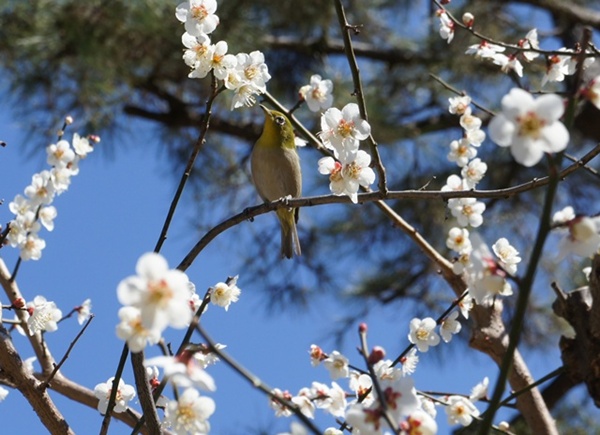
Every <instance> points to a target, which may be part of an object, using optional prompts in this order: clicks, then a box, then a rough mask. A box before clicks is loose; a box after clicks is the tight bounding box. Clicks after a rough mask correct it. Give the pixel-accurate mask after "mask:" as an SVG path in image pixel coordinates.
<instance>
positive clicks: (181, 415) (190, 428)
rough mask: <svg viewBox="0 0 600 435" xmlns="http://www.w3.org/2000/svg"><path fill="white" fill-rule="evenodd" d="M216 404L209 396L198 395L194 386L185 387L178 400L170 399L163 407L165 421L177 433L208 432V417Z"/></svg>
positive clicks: (182, 434) (179, 434)
mask: <svg viewBox="0 0 600 435" xmlns="http://www.w3.org/2000/svg"><path fill="white" fill-rule="evenodd" d="M215 409H216V405H215V402H214V400H213V399H211V398H210V397H204V396H200V393H198V391H197V390H195V389H194V388H186V389H185V390H184V391H183V393H182V394H181V395H180V396H179V399H178V400H171V401H169V402H168V403H167V406H166V407H165V423H166V424H167V426H168V427H169V428H170V430H171V431H173V433H175V434H177V435H187V434H208V433H209V432H210V424H209V422H208V418H209V417H210V416H211V415H212V414H213V413H214V412H215Z"/></svg>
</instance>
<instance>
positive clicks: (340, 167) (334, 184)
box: [318, 103, 375, 203]
mask: <svg viewBox="0 0 600 435" xmlns="http://www.w3.org/2000/svg"><path fill="white" fill-rule="evenodd" d="M370 134H371V126H370V125H369V123H368V122H367V121H365V120H364V119H362V118H361V116H360V110H359V108H358V104H356V103H348V104H346V105H345V106H344V107H343V108H342V110H339V109H338V108H335V107H331V108H329V109H327V110H326V111H325V112H324V113H323V115H321V134H320V135H321V140H322V141H323V144H324V145H325V147H326V148H328V149H330V150H331V151H333V155H334V157H335V158H333V157H323V158H321V159H320V160H319V163H318V164H319V172H320V173H321V174H323V175H329V181H330V184H329V189H330V190H331V192H332V193H333V194H335V195H338V196H341V195H347V196H348V197H349V198H350V199H351V200H352V202H354V203H356V202H358V189H359V188H360V186H363V187H368V186H370V185H371V184H373V182H374V181H375V172H374V171H373V169H372V168H370V167H369V165H370V164H371V156H370V155H369V154H368V153H367V152H366V151H363V150H360V149H359V146H360V141H362V140H365V139H366V138H368V137H369V135H370Z"/></svg>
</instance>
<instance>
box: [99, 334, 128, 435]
mask: <svg viewBox="0 0 600 435" xmlns="http://www.w3.org/2000/svg"><path fill="white" fill-rule="evenodd" d="M128 355H129V348H128V347H127V344H125V345H123V350H122V351H121V358H120V360H119V365H118V366H117V372H116V373H115V377H114V379H113V382H112V387H111V391H110V398H109V399H108V404H107V407H106V414H104V418H103V419H102V426H101V427H100V435H106V434H108V427H109V426H110V418H111V416H112V410H113V408H114V407H115V401H116V399H117V393H118V392H119V381H120V380H121V376H123V368H124V367H125V361H127V356H128Z"/></svg>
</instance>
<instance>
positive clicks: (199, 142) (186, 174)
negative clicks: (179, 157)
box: [154, 75, 224, 252]
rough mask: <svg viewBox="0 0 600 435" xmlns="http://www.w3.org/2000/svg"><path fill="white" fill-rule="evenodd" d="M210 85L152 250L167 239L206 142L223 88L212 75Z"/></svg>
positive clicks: (155, 250)
mask: <svg viewBox="0 0 600 435" xmlns="http://www.w3.org/2000/svg"><path fill="white" fill-rule="evenodd" d="M211 86H212V91H213V92H212V95H211V97H210V98H209V99H208V100H207V102H206V108H205V112H204V115H203V116H202V123H201V125H200V134H199V135H198V139H196V143H195V144H194V148H193V149H192V152H191V154H190V157H189V158H188V161H187V164H186V165H185V169H184V171H183V174H182V175H181V179H180V180H179V185H178V186H177V190H176V191H175V195H174V196H173V200H172V201H171V205H170V206H169V211H168V213H167V216H166V218H165V222H164V224H163V227H162V230H161V232H160V235H159V236H158V241H157V242H156V246H155V247H154V252H160V249H161V248H162V245H163V243H164V242H165V240H167V232H168V231H169V226H170V225H171V221H172V219H173V216H174V215H175V209H176V208H177V205H178V204H179V199H180V198H181V195H182V194H183V189H184V188H185V185H186V183H187V181H188V179H189V178H190V174H191V173H192V169H193V167H194V163H195V162H196V158H197V157H198V154H199V153H200V150H201V149H202V146H203V145H204V143H205V142H206V134H207V133H208V127H209V123H210V117H211V114H212V105H213V102H214V101H215V98H216V97H217V95H219V93H220V92H221V91H222V90H223V89H224V88H221V89H219V88H218V83H217V79H216V78H215V76H214V75H212V85H211Z"/></svg>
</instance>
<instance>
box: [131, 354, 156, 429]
mask: <svg viewBox="0 0 600 435" xmlns="http://www.w3.org/2000/svg"><path fill="white" fill-rule="evenodd" d="M131 366H132V368H133V376H134V378H135V385H136V390H137V391H138V398H139V402H140V405H141V406H142V411H143V412H144V420H145V424H146V427H147V428H148V431H149V432H150V433H152V434H160V433H161V425H160V419H159V418H158V414H157V413H156V404H155V403H154V398H153V397H152V392H151V390H150V382H148V375H147V373H146V368H145V366H144V352H135V353H133V352H132V353H131ZM136 423H137V422H136ZM136 427H137V425H136Z"/></svg>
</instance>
